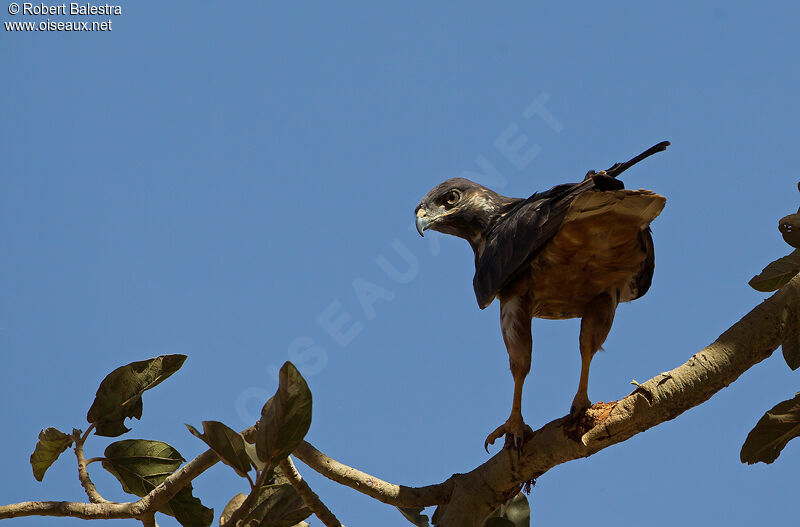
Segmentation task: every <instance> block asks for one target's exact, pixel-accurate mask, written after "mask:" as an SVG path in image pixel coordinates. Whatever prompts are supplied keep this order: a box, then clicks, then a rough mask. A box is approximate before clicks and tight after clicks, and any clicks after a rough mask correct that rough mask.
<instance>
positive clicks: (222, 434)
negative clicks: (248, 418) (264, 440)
mask: <svg viewBox="0 0 800 527" xmlns="http://www.w3.org/2000/svg"><path fill="white" fill-rule="evenodd" d="M186 428H188V429H189V432H191V433H192V435H194V436H195V437H198V438H200V439H202V440H203V441H204V442H205V443H206V444H207V445H208V446H209V447H211V450H213V451H214V452H215V453H216V454H217V455H218V456H219V458H220V459H221V460H222V462H223V463H225V464H226V465H228V466H230V467H232V468H233V470H235V471H236V473H237V474H239V475H240V476H242V477H246V476H247V473H248V472H249V471H250V468H251V463H250V458H249V457H248V456H247V450H246V449H245V442H244V437H242V434H240V433H239V432H237V431H235V430H233V429H231V428H229V427H228V426H226V425H225V424H223V423H220V422H219V421H203V433H202V434H201V433H200V432H198V431H197V429H196V428H195V427H193V426H191V425H186Z"/></svg>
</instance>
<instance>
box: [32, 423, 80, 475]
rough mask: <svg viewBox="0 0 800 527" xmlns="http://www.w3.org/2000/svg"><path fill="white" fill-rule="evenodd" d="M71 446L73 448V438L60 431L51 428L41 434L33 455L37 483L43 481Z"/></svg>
mask: <svg viewBox="0 0 800 527" xmlns="http://www.w3.org/2000/svg"><path fill="white" fill-rule="evenodd" d="M70 446H72V436H69V435H67V434H65V433H64V432H62V431H60V430H57V429H55V428H53V427H50V428H46V429H45V430H42V431H41V432H39V441H38V442H37V443H36V448H34V449H33V454H31V467H32V468H33V477H34V478H36V481H42V478H44V473H45V472H47V469H48V468H50V465H52V464H53V463H54V462H55V460H56V459H58V456H60V455H61V453H62V452H64V451H65V450H66V449H68V448H69V447H70Z"/></svg>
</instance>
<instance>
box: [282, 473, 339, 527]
mask: <svg viewBox="0 0 800 527" xmlns="http://www.w3.org/2000/svg"><path fill="white" fill-rule="evenodd" d="M280 465H281V470H282V471H283V475H284V476H286V477H287V478H288V479H289V483H291V484H292V487H294V490H296V491H297V493H298V494H299V495H300V497H301V498H303V502H304V503H305V504H306V507H308V508H309V509H311V512H313V513H314V514H315V515H316V516H317V518H319V521H321V522H322V523H324V524H325V527H342V523H341V522H340V521H339V520H338V518H336V516H335V515H334V514H333V513H332V512H331V510H330V509H329V508H328V507H326V506H325V504H324V503H322V500H320V499H319V496H317V494H316V493H315V492H314V491H313V490H311V487H309V486H308V483H306V482H305V480H303V478H302V477H300V473H299V472H297V468H295V466H294V463H292V458H291V457H287V458H286V459H284V460H283V461H281V464H280Z"/></svg>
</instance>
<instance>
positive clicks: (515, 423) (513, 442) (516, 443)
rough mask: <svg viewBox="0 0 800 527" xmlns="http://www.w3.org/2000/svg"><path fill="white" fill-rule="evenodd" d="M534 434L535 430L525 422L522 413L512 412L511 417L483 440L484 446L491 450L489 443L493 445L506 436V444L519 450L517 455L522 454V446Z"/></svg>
mask: <svg viewBox="0 0 800 527" xmlns="http://www.w3.org/2000/svg"><path fill="white" fill-rule="evenodd" d="M531 435H533V430H532V429H531V427H530V426H528V425H526V424H525V421H523V420H522V416H521V415H520V414H511V417H509V418H508V420H507V421H506V422H505V423H503V424H502V425H500V426H498V427H497V428H496V429H495V431H494V432H492V433H491V434H489V436H488V437H487V438H486V441H484V442H483V448H484V449H486V452H487V453H488V452H489V445H493V444H494V442H495V441H497V440H498V439H500V438H501V437H503V436H505V437H506V445H507V446H511V447H513V448H514V449H515V450H516V451H517V456H520V455H521V454H522V446H523V444H524V443H525V440H526V439H527V438H528V437H530V436H531Z"/></svg>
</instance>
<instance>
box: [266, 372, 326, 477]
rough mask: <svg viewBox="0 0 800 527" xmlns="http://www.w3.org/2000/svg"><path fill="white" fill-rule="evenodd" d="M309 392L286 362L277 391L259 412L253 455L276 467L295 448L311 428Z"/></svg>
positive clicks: (300, 376)
mask: <svg viewBox="0 0 800 527" xmlns="http://www.w3.org/2000/svg"><path fill="white" fill-rule="evenodd" d="M311 403H312V401H311V390H309V389H308V384H306V381H305V379H303V376H302V375H300V372H299V371H297V368H295V366H294V364H292V363H291V362H286V363H285V364H284V365H283V366H282V367H281V370H280V372H279V375H278V391H277V392H275V395H273V396H272V397H271V398H270V399H269V401H267V403H266V404H265V405H264V408H262V409H261V418H260V419H259V420H258V423H257V424H256V430H257V434H256V453H257V454H258V458H259V459H261V461H264V462H265V463H267V464H277V462H278V461H280V460H281V459H283V458H285V457H286V456H288V455H289V454H291V453H292V451H294V449H295V448H297V445H299V444H300V442H301V441H302V440H303V438H304V437H305V435H306V433H307V432H308V429H309V427H310V426H311Z"/></svg>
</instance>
